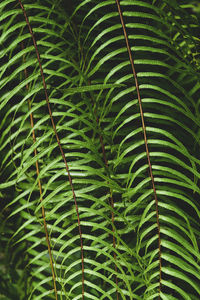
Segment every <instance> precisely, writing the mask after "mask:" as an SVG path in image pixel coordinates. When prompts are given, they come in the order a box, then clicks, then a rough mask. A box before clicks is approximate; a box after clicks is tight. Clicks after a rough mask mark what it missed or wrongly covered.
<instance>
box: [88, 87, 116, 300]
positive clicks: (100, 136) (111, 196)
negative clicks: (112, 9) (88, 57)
mask: <svg viewBox="0 0 200 300" xmlns="http://www.w3.org/2000/svg"><path fill="white" fill-rule="evenodd" d="M90 84H91V82H90V81H89V85H90ZM91 98H92V97H91ZM92 102H93V105H94V104H95V102H94V99H93V98H92ZM94 115H95V117H96V123H97V126H98V128H99V139H100V144H101V149H102V153H103V159H104V163H105V166H106V169H107V170H108V160H107V157H106V151H105V146H104V142H103V137H102V134H101V126H100V124H99V118H98V115H97V110H96V108H95V109H94ZM110 206H111V208H112V211H111V220H112V232H113V248H114V249H115V248H116V241H115V228H114V223H115V216H114V200H113V195H112V190H111V189H110ZM113 257H114V260H115V261H116V259H117V258H116V253H115V251H114V252H113ZM115 272H116V276H115V283H116V286H117V288H118V277H117V265H116V264H115ZM116 295H117V300H118V299H119V293H118V289H116Z"/></svg>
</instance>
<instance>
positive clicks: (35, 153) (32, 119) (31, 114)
mask: <svg viewBox="0 0 200 300" xmlns="http://www.w3.org/2000/svg"><path fill="white" fill-rule="evenodd" d="M21 48H22V49H24V44H23V42H22V43H21ZM23 62H24V63H25V56H23ZM24 75H25V78H28V72H27V69H26V68H25V69H24ZM26 89H27V91H28V90H29V86H28V84H26ZM28 107H29V111H30V110H31V100H30V99H28ZM30 124H31V128H32V138H33V144H35V143H36V135H35V130H34V118H33V113H32V112H31V113H30ZM34 156H35V157H36V156H37V148H35V149H34ZM35 167H36V174H37V178H38V187H39V191H40V202H41V203H42V201H43V197H42V183H41V180H40V178H39V175H40V169H39V163H38V160H36V163H35ZM42 218H43V225H44V231H45V235H46V242H47V247H48V252H49V258H50V265H51V272H52V278H53V285H54V292H55V297H56V300H57V299H58V295H57V288H56V276H55V270H54V266H53V257H52V251H51V246H50V241H49V234H48V229H47V223H46V217H45V209H44V206H43V205H42Z"/></svg>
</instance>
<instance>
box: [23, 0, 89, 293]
mask: <svg viewBox="0 0 200 300" xmlns="http://www.w3.org/2000/svg"><path fill="white" fill-rule="evenodd" d="M18 1H19V4H20V6H21V9H22V11H23V14H24V17H25V20H26V24H27V26H28V29H29V32H30V35H31V37H32V41H33V45H34V47H35V52H36V55H37V60H38V64H39V68H40V73H41V77H42V83H43V88H44V93H45V98H46V103H47V107H48V111H49V116H50V119H51V124H52V127H53V130H54V133H55V137H56V140H57V143H58V146H59V149H60V153H61V155H62V158H63V161H64V164H65V168H66V171H67V174H68V179H69V183H70V186H71V190H72V194H73V198H74V203H75V207H76V214H77V221H78V230H79V236H80V243H81V264H82V299H84V254H83V240H82V231H81V224H80V217H79V210H78V204H77V200H76V195H75V191H74V186H73V183H72V178H71V175H70V172H69V167H68V164H67V160H66V158H65V154H64V151H63V149H62V146H61V143H60V139H59V136H58V133H57V129H56V125H55V123H54V119H53V115H52V111H51V106H50V103H49V96H48V93H47V86H46V81H45V77H44V72H43V68H42V64H41V60H40V54H39V51H38V47H37V43H36V40H35V37H34V34H33V31H32V28H31V25H30V22H29V19H28V16H27V14H26V11H25V9H24V6H23V4H22V2H21V0H18Z"/></svg>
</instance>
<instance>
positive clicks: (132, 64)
mask: <svg viewBox="0 0 200 300" xmlns="http://www.w3.org/2000/svg"><path fill="white" fill-rule="evenodd" d="M116 4H117V8H118V12H119V16H120V20H121V24H122V28H123V32H124V37H125V41H126V47H127V50H128V54H129V60H130V63H131V68H132V72H133V77H134V80H135V86H136V91H137V97H138V102H139V107H140V116H141V121H142V128H143V134H144V142H145V148H146V154H147V160H148V166H149V173H150V177H151V182H152V187H153V192H154V198H155V204H156V219H157V228H158V252H159V253H158V255H159V289H158V293H159V295H158V299H160V292H161V279H162V259H161V237H160V221H159V211H158V197H157V193H156V188H155V182H154V176H153V172H152V166H151V160H150V154H149V147H148V143H147V134H146V126H145V122H144V114H143V109H142V101H141V96H140V89H139V84H138V79H137V73H136V71H135V66H134V60H133V56H132V53H131V48H130V45H129V40H128V36H127V32H126V27H125V23H124V19H123V15H122V11H121V7H120V3H119V0H116Z"/></svg>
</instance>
